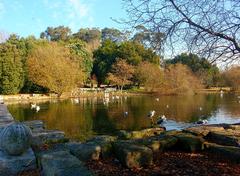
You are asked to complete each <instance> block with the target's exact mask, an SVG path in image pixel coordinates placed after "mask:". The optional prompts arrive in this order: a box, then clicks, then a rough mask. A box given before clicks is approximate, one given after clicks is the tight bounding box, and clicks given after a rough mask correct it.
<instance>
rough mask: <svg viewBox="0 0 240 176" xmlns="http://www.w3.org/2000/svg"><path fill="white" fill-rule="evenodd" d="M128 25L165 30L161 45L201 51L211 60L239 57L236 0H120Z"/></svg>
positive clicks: (239, 14) (239, 21) (239, 24)
mask: <svg viewBox="0 0 240 176" xmlns="http://www.w3.org/2000/svg"><path fill="white" fill-rule="evenodd" d="M123 1H124V3H125V7H126V10H127V13H128V15H129V19H128V20H127V21H126V23H127V24H128V25H130V26H132V27H135V26H138V25H143V26H145V27H146V28H147V29H148V30H150V31H155V32H162V33H164V34H165V37H164V44H165V45H163V46H162V47H164V48H165V50H166V48H167V49H169V51H172V52H174V51H175V52H177V50H178V51H179V49H184V50H189V51H190V52H191V53H198V54H201V55H202V56H203V57H205V58H210V59H211V60H212V61H216V60H221V61H225V62H234V61H239V57H240V44H239V41H240V35H239V34H240V3H239V1H238V0H123Z"/></svg>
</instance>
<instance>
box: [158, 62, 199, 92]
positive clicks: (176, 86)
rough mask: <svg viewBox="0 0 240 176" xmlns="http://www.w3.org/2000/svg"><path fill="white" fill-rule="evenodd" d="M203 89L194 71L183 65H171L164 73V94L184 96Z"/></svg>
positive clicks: (162, 90)
mask: <svg viewBox="0 0 240 176" xmlns="http://www.w3.org/2000/svg"><path fill="white" fill-rule="evenodd" d="M200 88H202V85H201V83H200V81H199V79H198V78H197V77H196V76H194V74H193V73H192V71H191V70H190V69H189V68H188V67H187V66H186V65H182V64H174V65H169V66H168V67H167V68H166V69H165V72H164V86H163V87H162V88H161V92H162V93H166V94H182V93H191V92H193V91H195V90H197V89H200Z"/></svg>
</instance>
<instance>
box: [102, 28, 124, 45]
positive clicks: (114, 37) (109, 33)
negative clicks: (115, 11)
mask: <svg viewBox="0 0 240 176" xmlns="http://www.w3.org/2000/svg"><path fill="white" fill-rule="evenodd" d="M106 40H111V41H112V42H115V43H121V42H123V41H126V40H127V39H126V35H125V34H124V33H123V32H121V31H120V30H118V29H115V28H104V29H102V41H103V42H104V41H106Z"/></svg>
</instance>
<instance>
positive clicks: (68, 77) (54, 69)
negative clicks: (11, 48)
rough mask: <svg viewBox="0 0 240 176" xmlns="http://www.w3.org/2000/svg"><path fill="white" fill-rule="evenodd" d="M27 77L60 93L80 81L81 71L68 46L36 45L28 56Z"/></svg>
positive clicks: (73, 86) (55, 44) (53, 44)
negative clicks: (72, 58)
mask: <svg viewBox="0 0 240 176" xmlns="http://www.w3.org/2000/svg"><path fill="white" fill-rule="evenodd" d="M27 62H28V67H29V78H30V80H31V81H33V82H34V83H36V84H38V85H40V86H43V87H46V88H48V89H49V90H50V91H52V92H55V93H57V94H58V95H61V94H62V93H63V92H66V91H71V89H73V88H75V87H77V85H79V84H81V83H82V81H83V80H82V78H83V76H82V75H83V73H82V72H81V70H80V69H78V64H77V63H76V62H74V61H72V60H71V53H70V51H69V49H68V48H66V47H64V46H61V45H59V44H57V43H47V44H45V45H40V46H36V47H35V48H34V49H33V50H32V52H31V54H30V55H29V58H28V61H27Z"/></svg>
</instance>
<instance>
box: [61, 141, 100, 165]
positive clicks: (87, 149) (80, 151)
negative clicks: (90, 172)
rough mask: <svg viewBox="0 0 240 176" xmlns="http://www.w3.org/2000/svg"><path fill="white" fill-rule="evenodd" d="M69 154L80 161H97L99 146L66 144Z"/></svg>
mask: <svg viewBox="0 0 240 176" xmlns="http://www.w3.org/2000/svg"><path fill="white" fill-rule="evenodd" d="M66 146H67V147H68V149H69V150H70V152H71V153H72V154H73V155H74V156H76V157H77V158H78V159H79V160H81V161H88V160H98V159H99V157H100V153H101V146H100V145H98V144H96V143H67V144H66Z"/></svg>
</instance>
